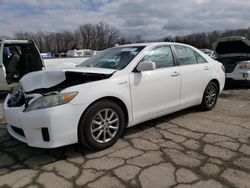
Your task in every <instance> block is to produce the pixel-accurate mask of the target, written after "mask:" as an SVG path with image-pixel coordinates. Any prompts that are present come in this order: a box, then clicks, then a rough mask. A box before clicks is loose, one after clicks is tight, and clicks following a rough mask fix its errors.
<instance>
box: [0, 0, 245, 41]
mask: <svg viewBox="0 0 250 188" xmlns="http://www.w3.org/2000/svg"><path fill="white" fill-rule="evenodd" d="M0 14H1V16H0V24H1V25H0V35H9V36H12V35H13V34H14V33H15V32H18V31H28V32H36V31H48V32H54V31H64V30H71V31H73V30H75V29H77V27H78V26H79V25H80V24H84V23H98V22H100V21H102V22H105V23H108V24H110V25H113V26H115V27H116V28H118V29H119V30H120V32H121V34H122V35H124V36H132V37H133V36H136V35H139V34H140V35H142V36H143V37H144V38H147V39H157V38H162V37H164V36H166V35H185V34H190V33H193V32H200V31H213V30H225V29H234V28H248V27H250V21H249V20H250V0H216V1H215V0H175V1H173V0H0Z"/></svg>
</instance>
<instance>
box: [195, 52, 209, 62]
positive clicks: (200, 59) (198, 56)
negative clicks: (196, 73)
mask: <svg viewBox="0 0 250 188" xmlns="http://www.w3.org/2000/svg"><path fill="white" fill-rule="evenodd" d="M195 56H196V59H197V61H198V63H207V61H206V60H205V59H204V58H203V57H202V56H201V55H200V54H198V53H197V52H195Z"/></svg>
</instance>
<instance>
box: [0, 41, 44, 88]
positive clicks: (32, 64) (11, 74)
mask: <svg viewBox="0 0 250 188" xmlns="http://www.w3.org/2000/svg"><path fill="white" fill-rule="evenodd" d="M2 42H3V45H2V47H1V59H0V60H1V63H0V64H1V65H2V67H3V68H4V69H3V70H2V72H4V76H5V79H6V82H7V84H8V85H13V84H15V83H17V82H18V81H19V80H20V79H21V78H22V77H23V76H24V75H25V74H27V73H30V72H34V71H39V70H42V69H43V68H44V64H43V61H42V59H41V56H40V53H39V50H38V48H37V47H36V45H35V44H34V42H33V41H18V40H15V41H8V40H6V41H4V40H2Z"/></svg>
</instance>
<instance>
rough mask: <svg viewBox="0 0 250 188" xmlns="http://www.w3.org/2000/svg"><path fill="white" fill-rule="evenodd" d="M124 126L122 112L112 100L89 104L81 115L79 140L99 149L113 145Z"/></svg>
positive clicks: (89, 146) (91, 147)
mask: <svg viewBox="0 0 250 188" xmlns="http://www.w3.org/2000/svg"><path fill="white" fill-rule="evenodd" d="M124 128H125V118H124V113H123V111H122V109H121V108H120V106H119V105H118V104H116V103H115V102H113V101H109V100H104V101H99V102H97V103H95V104H93V105H92V106H90V107H89V108H88V109H87V111H86V113H85V114H84V116H83V117H82V119H81V121H80V124H79V128H78V137H79V142H80V143H82V144H83V145H85V146H87V147H88V148H90V149H94V150H101V149H105V148H107V147H110V146H111V145H113V144H114V143H115V142H116V141H117V140H118V139H119V137H120V136H121V135H122V133H123V131H124Z"/></svg>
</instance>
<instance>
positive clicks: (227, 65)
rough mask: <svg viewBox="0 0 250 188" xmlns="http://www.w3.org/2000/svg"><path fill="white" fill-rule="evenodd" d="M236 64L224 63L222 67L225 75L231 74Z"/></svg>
mask: <svg viewBox="0 0 250 188" xmlns="http://www.w3.org/2000/svg"><path fill="white" fill-rule="evenodd" d="M236 65H237V64H236V63H225V64H224V67H225V72H226V73H232V72H233V71H234V69H235V67H236Z"/></svg>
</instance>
